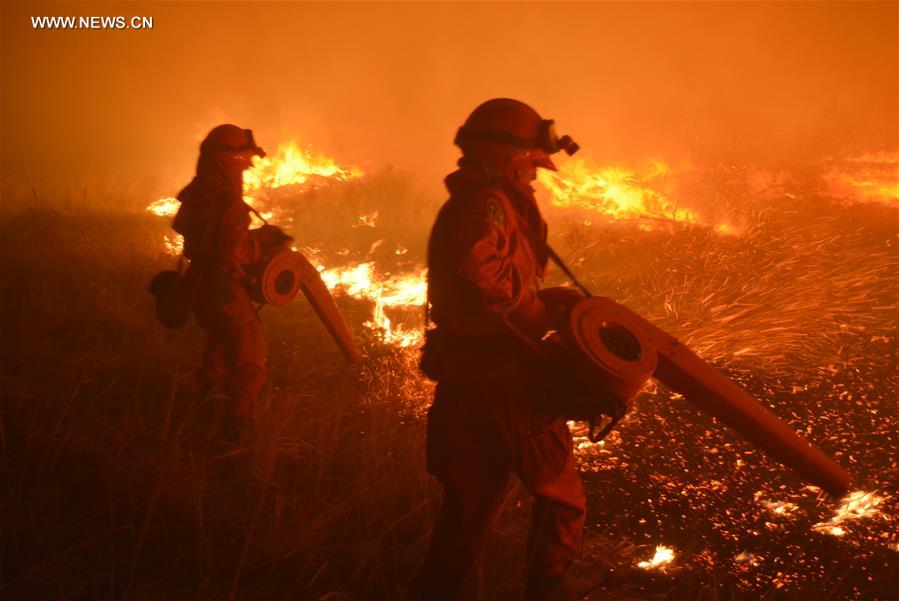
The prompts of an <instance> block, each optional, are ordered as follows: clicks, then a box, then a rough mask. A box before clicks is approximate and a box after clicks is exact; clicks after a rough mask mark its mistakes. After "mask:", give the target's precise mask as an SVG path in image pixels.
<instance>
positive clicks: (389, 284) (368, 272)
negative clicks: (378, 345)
mask: <svg viewBox="0 0 899 601" xmlns="http://www.w3.org/2000/svg"><path fill="white" fill-rule="evenodd" d="M318 269H319V271H320V272H321V276H322V280H324V282H325V285H326V286H327V287H328V289H329V290H331V291H342V292H344V293H345V294H347V295H349V296H352V297H353V298H357V299H366V300H370V301H372V302H374V309H373V310H372V320H371V321H370V322H366V324H365V325H366V326H368V327H370V328H372V329H375V330H376V331H378V332H379V333H380V335H381V338H382V340H383V341H384V342H385V343H388V344H393V345H396V346H399V347H408V346H413V345H415V344H418V342H419V341H420V340H421V336H422V332H421V329H419V328H414V329H405V328H402V327H397V326H394V325H393V324H392V323H391V321H390V318H389V317H388V316H387V309H394V308H399V307H402V308H408V309H411V308H418V307H423V306H424V304H425V301H426V299H427V292H428V290H427V288H428V285H427V271H426V270H424V269H422V270H420V271H418V272H413V273H407V274H401V275H398V276H393V277H387V278H377V277H375V266H374V264H373V263H371V262H368V263H359V264H357V265H350V266H347V267H339V268H333V269H326V268H325V267H324V266H322V265H319V266H318Z"/></svg>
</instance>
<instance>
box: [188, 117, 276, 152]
mask: <svg viewBox="0 0 899 601" xmlns="http://www.w3.org/2000/svg"><path fill="white" fill-rule="evenodd" d="M213 150H218V151H220V152H247V151H251V152H252V153H253V154H255V155H257V156H260V157H264V156H265V151H264V150H262V149H261V148H260V147H258V146H256V140H254V139H253V130H251V129H241V128H240V127H237V126H236V125H232V124H230V123H225V124H224V125H219V126H217V127H214V128H213V129H212V131H210V132H209V133H208V134H207V135H206V139H205V140H203V143H202V144H200V152H209V151H213Z"/></svg>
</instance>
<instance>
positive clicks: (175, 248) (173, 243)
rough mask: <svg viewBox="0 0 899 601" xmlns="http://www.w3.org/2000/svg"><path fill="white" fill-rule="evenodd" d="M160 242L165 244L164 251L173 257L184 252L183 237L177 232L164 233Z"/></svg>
mask: <svg viewBox="0 0 899 601" xmlns="http://www.w3.org/2000/svg"><path fill="white" fill-rule="evenodd" d="M162 243H163V244H165V252H167V253H168V254H170V255H172V256H173V257H177V256H178V255H180V254H181V253H182V252H184V238H183V237H181V236H179V235H178V234H166V235H165V236H163V238H162Z"/></svg>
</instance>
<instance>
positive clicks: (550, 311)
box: [537, 286, 585, 330]
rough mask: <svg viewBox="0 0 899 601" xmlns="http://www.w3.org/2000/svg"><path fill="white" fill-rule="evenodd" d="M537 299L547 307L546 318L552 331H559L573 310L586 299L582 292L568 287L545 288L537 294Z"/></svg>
mask: <svg viewBox="0 0 899 601" xmlns="http://www.w3.org/2000/svg"><path fill="white" fill-rule="evenodd" d="M537 297H538V298H539V299H540V300H541V301H543V305H544V306H545V307H546V316H547V319H548V321H549V329H551V330H557V329H559V327H560V326H561V325H562V323H563V321H564V319H565V318H566V317H567V316H568V313H569V312H570V311H571V308H572V307H574V305H576V304H577V303H578V302H580V301H582V300H584V298H585V297H584V294H583V293H582V292H581V291H580V290H578V289H577V288H569V287H567V286H556V287H554V288H544V289H543V290H540V291H538V292H537Z"/></svg>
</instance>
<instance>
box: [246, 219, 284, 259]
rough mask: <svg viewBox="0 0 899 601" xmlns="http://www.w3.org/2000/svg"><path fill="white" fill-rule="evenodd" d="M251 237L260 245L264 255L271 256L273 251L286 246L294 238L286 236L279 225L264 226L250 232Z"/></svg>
mask: <svg viewBox="0 0 899 601" xmlns="http://www.w3.org/2000/svg"><path fill="white" fill-rule="evenodd" d="M250 236H251V237H253V238H254V239H255V240H256V241H257V242H258V243H259V246H260V247H262V252H263V253H264V254H269V253H270V252H271V250H272V249H276V248H280V247H282V246H286V245H287V244H289V243H290V242H292V241H293V236H288V235H287V234H285V233H284V230H282V229H281V228H280V227H278V226H277V225H263V226H262V227H259V228H256V229H254V230H250Z"/></svg>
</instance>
